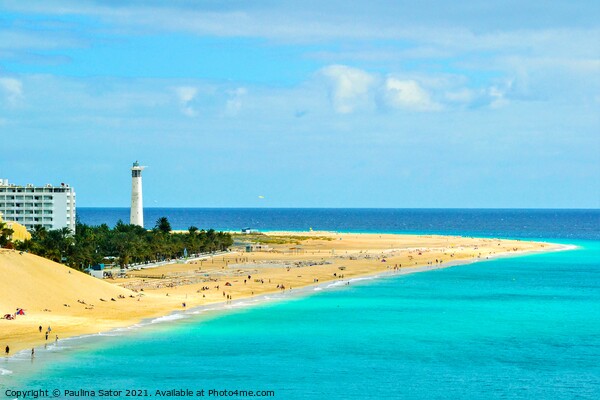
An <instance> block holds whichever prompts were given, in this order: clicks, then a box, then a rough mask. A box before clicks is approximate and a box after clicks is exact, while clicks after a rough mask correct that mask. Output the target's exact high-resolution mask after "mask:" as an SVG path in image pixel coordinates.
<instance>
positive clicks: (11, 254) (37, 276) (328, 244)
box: [0, 232, 558, 354]
mask: <svg viewBox="0 0 600 400" xmlns="http://www.w3.org/2000/svg"><path fill="white" fill-rule="evenodd" d="M269 235H270V236H286V237H287V238H286V240H287V239H289V243H283V244H274V245H269V246H270V247H271V250H270V251H261V252H251V253H246V252H244V251H243V249H242V248H239V249H235V248H234V249H233V250H234V251H232V252H230V253H228V254H226V255H221V256H216V257H213V258H210V259H206V260H197V261H190V262H188V263H175V264H170V265H166V266H161V267H156V268H148V269H142V270H139V271H129V272H128V273H127V278H120V279H114V280H113V279H107V280H100V279H97V278H93V277H91V276H89V275H87V274H84V273H82V272H78V271H75V270H72V269H70V268H68V267H66V266H64V265H61V264H57V263H54V262H52V261H49V260H46V259H44V258H41V257H38V256H34V255H31V254H26V253H24V254H21V253H19V252H17V251H12V250H0V317H2V316H3V315H4V314H12V313H14V312H15V311H16V309H17V308H23V309H24V310H25V313H26V315H25V316H17V318H16V319H15V320H6V319H0V348H1V349H4V347H5V346H6V345H9V346H10V348H11V354H14V353H15V352H16V351H19V350H22V349H25V348H32V347H36V346H40V345H43V344H44V343H45V342H46V337H45V332H46V330H47V328H48V326H50V327H51V328H52V331H51V333H50V335H49V337H48V339H47V340H48V342H51V341H54V340H56V335H58V336H59V338H66V337H70V336H77V335H82V334H89V333H98V332H102V331H107V330H110V329H113V328H117V327H124V326H130V325H133V324H135V323H137V322H139V321H140V320H142V319H144V318H151V317H157V316H161V315H166V314H168V313H170V312H173V311H177V310H183V309H184V307H183V303H186V308H187V309H189V308H191V307H197V306H202V305H207V304H213V303H220V302H225V301H227V300H228V299H232V300H239V299H242V298H248V297H252V296H259V295H263V294H267V293H273V292H280V291H289V290H293V289H297V288H300V287H305V286H309V285H316V284H320V283H324V282H329V281H335V280H340V279H343V280H347V279H349V278H353V277H358V276H364V275H373V274H379V273H382V272H386V271H395V270H398V269H401V270H402V271H403V272H406V271H410V270H413V271H416V270H417V267H423V266H431V267H435V266H442V267H443V266H444V265H447V263H448V262H460V261H468V260H473V261H475V260H479V259H486V258H492V257H498V256H503V255H515V254H522V253H524V252H537V251H549V250H553V249H556V248H557V247H558V246H555V245H550V244H547V243H536V242H524V241H516V240H498V239H477V238H464V237H452V236H418V235H390V234H385V235H378V234H337V233H330V232H310V233H298V232H272V233H269ZM295 236H296V237H299V236H302V238H300V239H294V237H295ZM306 237H310V238H306ZM284 241H285V240H284ZM296 243H298V244H296ZM235 250H237V251H235ZM442 263H443V264H442ZM282 287H283V289H282ZM203 288H208V289H205V290H203ZM40 326H41V327H42V332H40V331H39V327H40Z"/></svg>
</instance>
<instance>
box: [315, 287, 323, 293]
mask: <svg viewBox="0 0 600 400" xmlns="http://www.w3.org/2000/svg"><path fill="white" fill-rule="evenodd" d="M313 290H314V291H315V292H318V291H320V290H323V288H321V287H316V288H314V289H313Z"/></svg>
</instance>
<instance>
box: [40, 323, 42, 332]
mask: <svg viewBox="0 0 600 400" xmlns="http://www.w3.org/2000/svg"><path fill="white" fill-rule="evenodd" d="M39 329H40V333H42V326H41V325H40V328H39Z"/></svg>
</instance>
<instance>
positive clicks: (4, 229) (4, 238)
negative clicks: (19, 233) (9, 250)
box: [0, 221, 13, 247]
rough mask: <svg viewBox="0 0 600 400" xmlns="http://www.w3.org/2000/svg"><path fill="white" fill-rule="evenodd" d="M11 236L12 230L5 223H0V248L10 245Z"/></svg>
mask: <svg viewBox="0 0 600 400" xmlns="http://www.w3.org/2000/svg"><path fill="white" fill-rule="evenodd" d="M12 234H13V230H12V229H10V228H9V227H8V225H7V224H6V223H4V222H2V221H0V247H7V246H9V245H12V243H11V241H10V238H11V236H12Z"/></svg>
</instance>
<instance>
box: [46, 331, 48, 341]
mask: <svg viewBox="0 0 600 400" xmlns="http://www.w3.org/2000/svg"><path fill="white" fill-rule="evenodd" d="M46 340H48V332H46Z"/></svg>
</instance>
